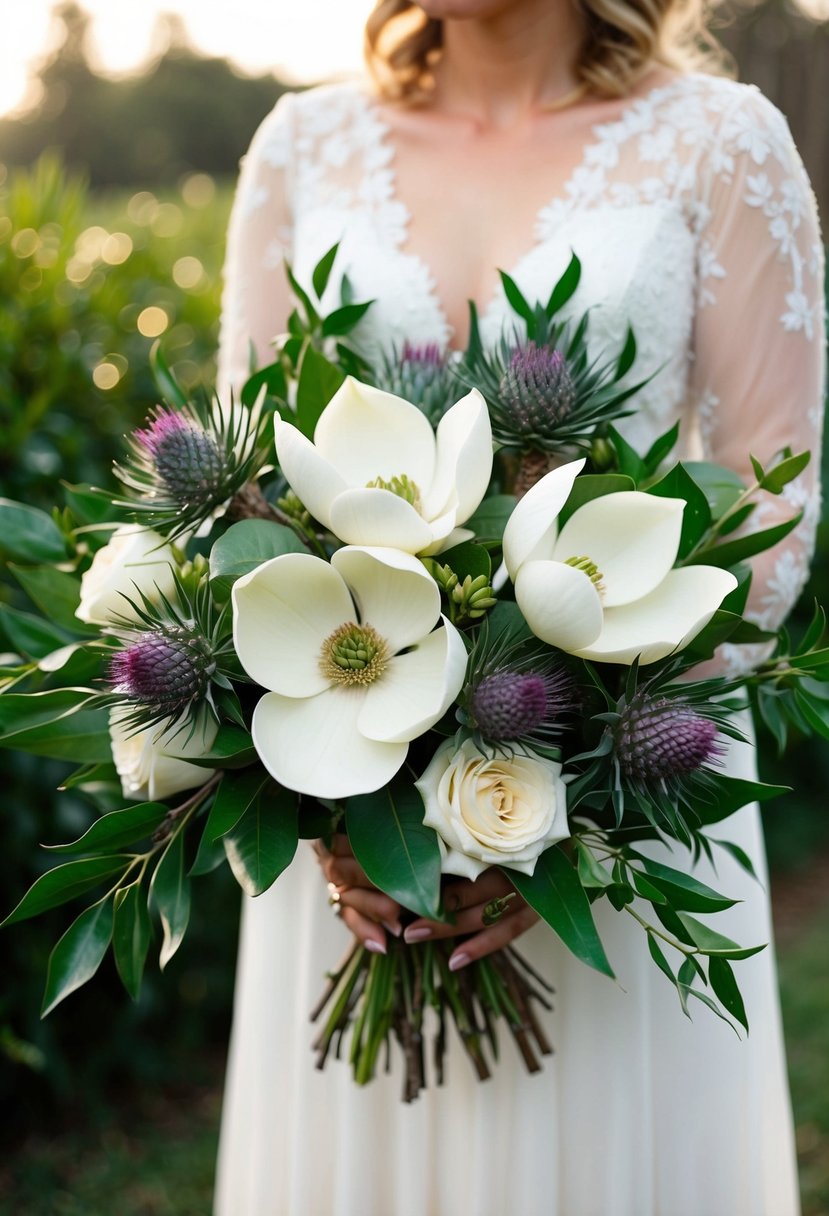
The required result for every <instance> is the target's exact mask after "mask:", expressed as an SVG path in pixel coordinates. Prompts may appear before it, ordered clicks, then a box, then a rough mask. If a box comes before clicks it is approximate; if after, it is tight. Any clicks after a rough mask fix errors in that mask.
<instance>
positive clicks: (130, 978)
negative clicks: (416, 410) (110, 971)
mask: <svg viewBox="0 0 829 1216" xmlns="http://www.w3.org/2000/svg"><path fill="white" fill-rule="evenodd" d="M151 935H152V926H151V923H150V913H149V910H148V908H147V895H146V892H145V890H144V888H143V887H142V885H141V883H139V882H133V883H130V885H129V886H128V887H122V888H121V889H120V890H118V891H116V892H115V917H114V921H113V928H112V949H113V953H114V955H115V966H116V967H117V968H118V974H119V975H120V977H121V982H122V983H123V985H124V987H125V988H126V990H127V992H128V993H129V994H130V996H131V997H132V999H133V1000H134V1001H137V1000H138V993H139V990H140V988H141V976H142V975H143V973H144V964H145V963H146V961H147V951H148V950H149V948H150V937H151Z"/></svg>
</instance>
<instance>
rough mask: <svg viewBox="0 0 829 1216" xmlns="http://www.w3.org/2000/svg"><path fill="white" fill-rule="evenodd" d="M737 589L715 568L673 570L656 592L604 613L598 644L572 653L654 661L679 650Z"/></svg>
mask: <svg viewBox="0 0 829 1216" xmlns="http://www.w3.org/2000/svg"><path fill="white" fill-rule="evenodd" d="M736 586H737V580H736V578H735V577H734V575H733V574H729V572H728V571H727V570H720V569H718V568H717V567H716V566H682V567H680V568H679V569H678V570H670V571H669V572H668V574H667V575H666V577H665V578H664V579H663V580H662V582H661V583H660V584H659V586H658V587H657V588H656V590H655V591H652V592H651V593H650V595H647V596H645V597H644V598H643V599H641V600H637V601H636V603H635V604H626V605H623V606H622V607H619V608H610V609H608V611H607V612H605V614H604V624H603V626H602V631H601V633H600V635H599V637H598V638H597V639H596V641H595V642H593V643H591V644H589V645H587V646H586V647H584V648H583V649H580V650H577V651H575V652H574V653H576V654H578V655H579V657H580V658H583V659H593V660H595V661H596V662H599V663H632V662H633V661H634V659H635V658H636V657H637V655H638V656H639V657H640V662H641V663H643V664H645V663H655V662H656V661H657V660H658V659H664V658H665V657H666V655H669V654H671V652H672V651H674V650H681V649H682V647H683V646H686V645H687V644H688V642H690V641H691V640H692V639H693V638H695V637H696V636H697V634H698V633H699V632H700V631H701V630H702V629H704V628H705V626H706V625H707V624H708V622H709V621H710V620H711V617H712V616H713V615H714V613H715V612H716V611H717V609H718V608H719V606H720V604H721V603H722V601H723V600H724V599H725V597H726V596H727V595H728V594H729V592H730V591H733V590H734V588H735V587H736Z"/></svg>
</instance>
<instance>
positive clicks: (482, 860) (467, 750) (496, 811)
mask: <svg viewBox="0 0 829 1216" xmlns="http://www.w3.org/2000/svg"><path fill="white" fill-rule="evenodd" d="M415 785H416V786H417V788H418V789H419V790H420V793H421V796H422V798H423V801H424V803H425V806H426V814H425V815H424V817H423V822H424V823H425V824H426V825H427V826H428V827H430V828H434V829H435V831H436V832H437V834H438V838H439V842H440V848H441V856H442V858H443V862H442V866H441V869H442V871H443V873H444V874H457V875H460V876H461V877H462V878H470V879H475V878H477V877H478V875H479V874H480V873H481V872H482V871H483V870H485V869H487V867H488V866H506V867H507V868H509V869H512V870H521V871H522V873H524V874H532V872H533V870H534V869H535V863H536V861H537V859H538V856H539V854H541V853H543V851H544V850H545V849H546V848H547V846H548V845H551V844H554V843H555V841H557V840H563V839H564V837H565V836H569V835H570V829H569V827H568V826H567V794H566V787H565V785H564V782H563V780H562V778H561V765H560V764H557V763H556V762H555V761H552V760H542V759H540V758H539V757H536V756H530V755H527V754H525V753H521V752H516V753H513V754H512V755H510V756H497V755H496V756H493V757H490V756H486V755H484V754H483V752H481V751H479V750H478V748H477V747H476V746H475V745H474V743H472V741H471V740H466V742H464V743H462V744H461V746H460V747H459V748H456V746H455V741H454V740H453V739H449V740H447V742H446V743H444V744H442V746H441V747H439V748H438V750H437V751H436V752H435V755H434V756H433V758H432V761H431V763H430V764H429V766H428V768H427V769H426V771H425V772H424V774H423V776H422V777H421V778H420V780H419V781H416V782H415Z"/></svg>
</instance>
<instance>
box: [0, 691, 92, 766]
mask: <svg viewBox="0 0 829 1216" xmlns="http://www.w3.org/2000/svg"><path fill="white" fill-rule="evenodd" d="M93 695H94V694H93V693H91V692H90V690H89V689H87V688H56V689H53V690H51V691H49V692H36V693H4V694H3V696H0V747H10V748H14V749H16V750H18V751H22V752H30V753H31V754H32V755H35V756H50V757H52V758H53V759H55V760H74V761H76V762H77V763H91V762H95V761H102V762H103V761H107V760H111V759H112V749H111V747H110V742H109V715H108V713H107V711H106V710H105V709H101V708H98V709H85V708H84V704H85V702H87V701H88V700H89V699H90V697H92V696H93Z"/></svg>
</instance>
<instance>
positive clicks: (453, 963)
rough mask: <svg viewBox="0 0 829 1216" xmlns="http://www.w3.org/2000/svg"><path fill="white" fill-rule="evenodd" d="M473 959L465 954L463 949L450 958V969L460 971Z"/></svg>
mask: <svg viewBox="0 0 829 1216" xmlns="http://www.w3.org/2000/svg"><path fill="white" fill-rule="evenodd" d="M471 962H472V959H471V958H470V957H469V955H468V954H464V952H463V950H461V951H460V953H459V954H453V955H452V957H451V958H450V960H449V970H450V971H460V969H461V967H465V966H466V964H467V963H471Z"/></svg>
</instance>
